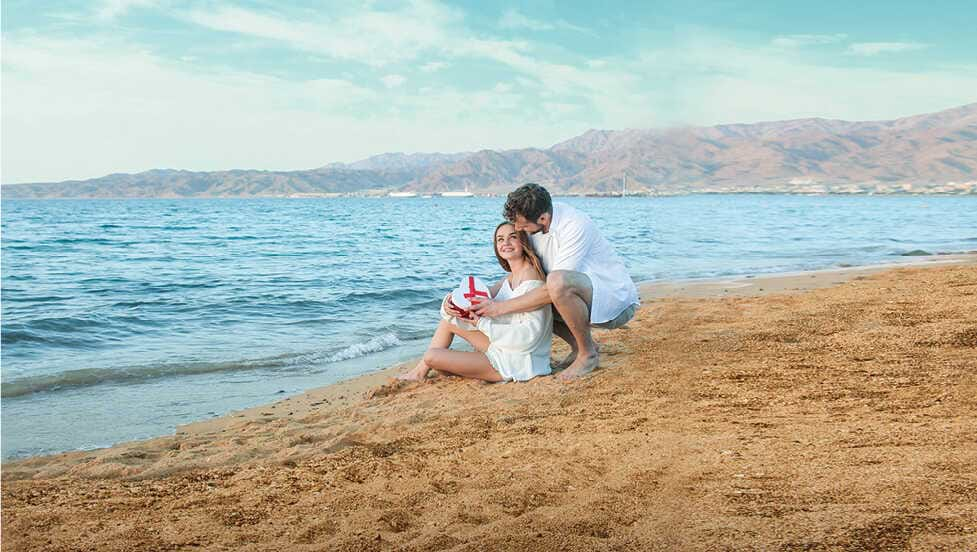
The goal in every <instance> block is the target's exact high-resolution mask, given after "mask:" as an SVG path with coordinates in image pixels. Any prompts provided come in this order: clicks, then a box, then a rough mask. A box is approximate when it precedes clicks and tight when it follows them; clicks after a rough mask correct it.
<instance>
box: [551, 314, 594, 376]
mask: <svg viewBox="0 0 977 552" xmlns="http://www.w3.org/2000/svg"><path fill="white" fill-rule="evenodd" d="M553 333H554V334H556V335H557V337H559V338H560V339H562V340H563V341H566V342H567V345H569V346H570V354H568V355H567V356H565V357H563V360H561V361H559V362H557V363H555V364H552V365H551V366H550V367H551V368H553V369H554V370H556V371H560V370H565V369H567V368H568V367H569V366H570V365H571V364H573V361H574V360H577V341H576V339H574V337H573V334H572V333H570V328H568V327H567V325H566V324H564V323H563V321H562V320H554V321H553ZM591 335H593V334H591ZM594 349H596V350H597V354H600V342H599V341H597V340H594Z"/></svg>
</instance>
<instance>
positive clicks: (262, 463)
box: [3, 255, 977, 550]
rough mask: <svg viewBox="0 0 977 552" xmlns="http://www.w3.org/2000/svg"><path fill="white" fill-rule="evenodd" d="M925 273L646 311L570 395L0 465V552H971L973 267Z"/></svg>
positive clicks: (349, 390) (235, 428)
mask: <svg viewBox="0 0 977 552" xmlns="http://www.w3.org/2000/svg"><path fill="white" fill-rule="evenodd" d="M937 260H939V261H941V262H923V263H912V264H902V263H900V265H899V266H897V267H894V268H893V267H862V268H850V269H840V270H831V271H818V272H817V273H800V274H793V275H788V276H780V277H773V276H763V277H760V276H758V277H754V278H742V279H738V280H734V279H726V280H724V281H721V282H716V281H710V282H701V281H699V282H680V283H670V284H669V286H672V287H671V288H669V287H668V286H665V287H663V285H659V286H658V287H655V286H650V287H649V286H643V289H642V291H643V296H644V297H645V298H646V301H647V302H646V303H645V305H644V306H643V308H642V309H641V310H639V311H638V314H637V315H636V317H635V320H633V321H632V322H631V323H629V324H628V326H627V328H626V329H624V330H616V331H612V332H601V333H600V334H599V336H598V338H599V339H600V341H601V343H602V355H603V358H602V366H601V369H600V370H598V371H597V372H595V374H594V375H593V376H591V377H588V378H585V379H583V380H580V381H578V382H574V383H571V384H562V383H559V382H557V381H556V380H555V378H537V379H536V380H532V381H530V382H528V383H524V384H504V385H480V384H477V383H473V382H466V381H462V380H458V379H455V378H435V379H432V380H431V381H429V382H427V383H424V384H409V385H404V386H386V387H384V386H383V385H382V383H383V382H384V379H385V378H386V376H387V374H386V373H384V372H380V373H376V374H371V375H369V376H367V377H366V378H359V379H357V380H350V381H348V382H344V383H341V384H337V385H333V386H328V387H325V388H321V389H317V390H313V391H310V392H308V393H307V394H306V395H307V397H306V398H307V400H308V401H309V402H308V404H307V405H306V407H303V406H302V405H301V404H299V402H300V401H299V397H293V398H291V399H287V400H284V401H280V402H278V403H275V404H273V405H268V406H266V407H265V408H264V409H254V410H256V412H254V413H249V411H242V412H239V413H236V414H233V415H230V416H227V417H225V418H222V419H217V420H209V421H208V422H207V423H208V424H216V425H209V426H206V427H205V426H201V425H198V424H191V425H189V426H184V427H183V428H181V433H179V434H177V435H174V436H170V437H163V438H159V439H153V440H149V441H141V442H134V443H126V444H123V445H118V446H116V447H112V448H110V449H102V450H99V451H86V452H79V453H65V454H62V455H55V456H49V457H35V458H31V459H27V460H22V461H16V462H13V463H11V464H5V465H4V470H3V504H4V514H5V515H4V516H3V525H4V526H3V532H4V536H5V540H6V542H5V544H6V546H7V547H9V548H10V549H11V550H27V549H31V550H34V549H50V550H55V549H66V548H67V549H71V548H98V549H102V550H128V549H171V548H190V547H203V548H207V549H211V548H234V549H241V550H267V549H283V548H289V549H309V550H312V549H321V548H323V547H326V548H329V549H335V550H385V549H408V550H422V549H423V550H430V549H449V548H450V549H457V550H509V549H528V548H536V549H566V550H591V549H595V548H597V549H687V550H712V549H720V548H758V549H905V548H913V549H970V548H973V547H975V546H977V475H975V474H977V449H975V448H974V446H973V442H974V439H975V438H977V434H975V433H974V428H973V424H972V420H973V418H974V416H975V415H977V401H975V400H974V397H977V372H975V370H977V364H975V362H977V361H975V360H974V350H975V347H977V316H975V315H974V313H975V312H977V256H974V255H967V256H962V257H961V258H957V259H949V258H942V259H937ZM734 284H735V285H734ZM659 294H660V295H662V297H661V298H658V297H657V295H659ZM717 294H719V295H717ZM734 294H735V295H734ZM369 378H373V379H372V380H369ZM367 380H369V381H367ZM360 384H362V385H363V386H364V387H366V388H373V389H375V390H376V389H379V390H380V392H378V393H374V394H373V395H372V396H370V397H365V396H364V394H363V391H362V390H361V389H360V387H358V386H359V385H360ZM313 403H317V404H313ZM303 408H307V409H303ZM221 424H223V425H221Z"/></svg>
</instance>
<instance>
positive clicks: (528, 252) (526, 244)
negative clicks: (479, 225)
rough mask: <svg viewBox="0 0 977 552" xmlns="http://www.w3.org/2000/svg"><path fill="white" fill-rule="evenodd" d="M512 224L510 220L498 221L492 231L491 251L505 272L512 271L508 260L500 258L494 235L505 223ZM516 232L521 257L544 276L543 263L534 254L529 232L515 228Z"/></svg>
mask: <svg viewBox="0 0 977 552" xmlns="http://www.w3.org/2000/svg"><path fill="white" fill-rule="evenodd" d="M507 224H508V225H509V226H512V223H511V222H508V221H506V222H500V223H499V225H498V226H496V227H495V231H494V232H492V251H493V252H495V258H496V259H498V260H499V264H500V265H502V268H503V269H504V270H505V271H506V272H512V268H511V267H510V266H509V261H507V260H505V259H503V258H502V255H499V245H498V244H497V243H495V235H496V234H498V233H499V228H502V227H503V226H505V225H507ZM516 234H518V235H519V243H521V244H522V257H523V258H524V259H526V260H527V261H529V264H531V265H533V268H535V269H536V272H539V275H540V276H543V277H546V273H545V272H543V263H541V262H539V257H537V256H536V251H535V250H534V249H533V244H532V242H530V241H529V234H527V233H526V232H525V231H524V230H517V231H516Z"/></svg>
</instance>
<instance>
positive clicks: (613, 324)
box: [590, 303, 638, 330]
mask: <svg viewBox="0 0 977 552" xmlns="http://www.w3.org/2000/svg"><path fill="white" fill-rule="evenodd" d="M637 308H638V305H635V304H633V303H632V304H630V305H628V308H626V309H624V310H623V311H621V314H619V315H617V317H615V318H614V319H613V320H608V321H607V322H601V323H600V324H591V325H590V326H591V327H592V328H603V329H605V330H616V329H618V328H620V327H621V326H623V325H625V324H627V323H628V322H630V321H631V319H632V318H634V311H635V310H637Z"/></svg>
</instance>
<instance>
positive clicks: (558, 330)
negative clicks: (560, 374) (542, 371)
mask: <svg viewBox="0 0 977 552" xmlns="http://www.w3.org/2000/svg"><path fill="white" fill-rule="evenodd" d="M553 334H554V335H556V336H557V337H559V338H560V339H562V340H563V341H566V342H567V345H569V346H570V354H568V355H567V356H565V357H563V360H561V361H559V362H557V363H555V364H553V369H554V370H557V371H559V370H565V369H566V368H567V367H569V366H570V365H571V364H573V361H574V360H576V359H577V341H576V339H574V338H573V334H572V333H571V332H570V328H568V327H567V325H566V324H564V323H563V321H562V320H553Z"/></svg>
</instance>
